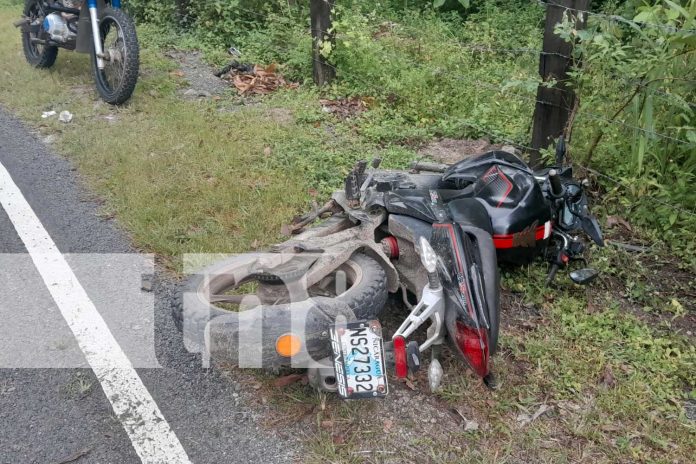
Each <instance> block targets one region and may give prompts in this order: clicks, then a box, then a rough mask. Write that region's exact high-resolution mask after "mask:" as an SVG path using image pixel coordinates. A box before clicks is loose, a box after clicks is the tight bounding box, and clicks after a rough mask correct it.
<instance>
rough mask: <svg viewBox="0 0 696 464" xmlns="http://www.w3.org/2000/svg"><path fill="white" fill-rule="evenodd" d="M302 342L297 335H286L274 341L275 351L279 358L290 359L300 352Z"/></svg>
mask: <svg viewBox="0 0 696 464" xmlns="http://www.w3.org/2000/svg"><path fill="white" fill-rule="evenodd" d="M300 348H302V340H300V337H298V336H297V335H293V334H291V333H286V334H283V335H281V336H280V337H278V340H276V351H277V352H278V354H279V355H281V356H286V357H288V358H289V357H291V356H295V355H296V354H297V353H299V352H300Z"/></svg>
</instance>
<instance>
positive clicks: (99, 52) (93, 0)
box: [87, 0, 121, 69]
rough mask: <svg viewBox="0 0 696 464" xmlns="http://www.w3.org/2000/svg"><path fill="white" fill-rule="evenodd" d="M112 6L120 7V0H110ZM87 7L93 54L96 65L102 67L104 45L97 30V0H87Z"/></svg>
mask: <svg viewBox="0 0 696 464" xmlns="http://www.w3.org/2000/svg"><path fill="white" fill-rule="evenodd" d="M111 6H112V8H115V9H120V8H121V0H112V1H111ZM87 8H89V21H90V23H91V24H92V40H93V41H94V54H95V55H96V57H97V67H98V68H99V69H104V58H105V57H104V47H102V42H101V33H100V32H99V11H98V10H97V0H87Z"/></svg>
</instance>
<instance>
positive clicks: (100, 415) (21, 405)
mask: <svg viewBox="0 0 696 464" xmlns="http://www.w3.org/2000/svg"><path fill="white" fill-rule="evenodd" d="M0 164H2V166H4V167H5V169H7V171H8V172H9V174H10V176H11V178H12V180H13V181H14V183H15V184H16V185H17V187H19V189H20V190H21V193H22V195H23V196H24V198H25V199H26V200H27V202H28V203H29V205H30V206H31V209H33V211H34V212H35V213H36V216H37V217H38V219H39V220H40V222H41V224H42V225H43V227H44V228H45V230H46V231H47V232H48V234H49V235H50V237H51V238H52V239H53V242H55V245H56V246H57V247H58V249H59V250H60V252H61V253H63V254H71V255H69V256H71V258H70V259H66V260H67V262H68V263H69V264H70V266H71V267H72V268H73V270H74V272H75V275H76V276H77V278H78V279H79V280H80V283H81V284H83V286H84V288H85V290H86V292H87V293H88V294H89V297H90V298H91V299H92V301H94V306H95V307H96V309H97V311H100V307H102V306H103V305H106V303H105V301H106V300H109V301H110V302H113V301H116V302H117V301H118V300H119V298H120V297H121V296H120V295H121V293H120V292H119V291H118V288H119V287H118V285H117V283H116V282H117V281H118V280H121V279H113V276H112V277H111V280H109V279H107V280H106V281H104V280H102V281H99V280H97V281H93V282H91V283H90V279H91V278H92V276H94V275H96V274H98V272H96V271H97V270H98V269H96V268H95V267H94V266H97V265H95V264H85V260H84V259H81V257H83V256H84V257H87V256H88V255H86V254H88V253H89V254H108V253H118V254H123V256H126V254H128V253H135V250H134V249H133V248H132V247H131V245H130V243H129V241H128V239H127V237H126V235H125V234H124V233H123V232H122V231H121V230H119V228H118V226H117V225H116V224H115V223H114V222H113V221H111V220H107V219H103V218H101V217H100V216H99V215H98V208H99V207H98V204H97V202H95V201H94V197H93V196H92V195H91V194H90V193H89V192H88V191H87V190H86V189H85V187H84V186H83V185H82V183H81V181H80V179H79V177H78V175H77V174H76V172H75V170H74V168H73V167H72V166H71V164H70V163H69V162H68V161H66V160H65V159H63V158H61V157H59V156H57V155H55V154H54V153H52V152H51V150H50V149H48V148H47V147H45V146H44V145H43V144H42V143H41V142H40V140H39V139H38V138H37V137H36V136H34V135H33V134H32V133H31V132H30V131H29V130H27V129H26V128H25V127H24V126H23V125H22V124H21V123H20V122H19V121H17V120H16V119H15V118H13V117H12V116H11V115H9V114H8V112H7V111H4V110H3V109H2V108H0ZM2 187H3V186H2V185H0V188H2ZM85 259H86V258H85ZM88 261H89V260H88ZM113 261H114V260H113V259H111V260H110V261H109V262H113ZM102 267H108V266H102ZM106 275H108V272H107V273H106ZM95 282H101V283H100V284H99V285H97V284H95ZM109 282H113V287H112V286H110V284H109ZM176 292H177V284H176V283H175V282H172V281H171V280H170V279H168V278H166V277H165V276H164V274H163V273H161V272H159V271H158V270H157V269H155V277H154V285H153V292H152V293H151V294H150V295H151V296H154V317H153V320H152V323H151V324H149V325H148V323H147V321H145V322H144V323H142V324H140V321H126V322H128V323H129V324H131V325H130V327H131V328H132V329H133V330H125V331H124V330H122V328H116V327H113V324H116V322H112V320H111V319H110V318H109V317H108V315H105V314H102V316H104V320H105V321H106V322H107V325H109V326H110V328H111V331H112V332H114V337H115V338H116V339H117V340H118V341H119V342H120V344H121V345H122V346H123V347H124V351H125V352H126V353H128V348H129V346H128V345H130V344H129V343H128V342H125V343H124V342H123V340H124V338H123V337H128V336H129V332H133V333H135V332H137V330H143V327H145V329H144V332H148V329H147V327H154V331H153V330H152V329H150V330H149V332H150V333H149V336H150V338H151V339H152V345H153V346H151V347H150V348H151V351H152V359H148V356H147V354H145V355H144V360H140V361H139V362H140V363H141V364H142V365H150V364H154V365H156V364H159V366H160V367H149V368H137V374H138V375H139V376H140V379H141V380H142V383H143V384H144V386H145V387H146V389H147V391H148V392H149V394H150V396H151V397H152V399H153V400H154V401H155V402H156V404H157V406H158V407H159V410H160V411H161V413H162V415H163V416H164V418H165V420H166V421H167V422H168V423H169V426H170V427H171V431H172V432H173V433H174V434H175V436H176V438H178V441H179V442H180V443H181V445H182V446H183V449H184V450H185V452H186V454H187V455H188V457H189V459H190V460H191V462H195V463H232V462H235V463H237V462H239V463H246V462H255V463H273V462H283V463H287V462H291V461H293V460H294V459H297V456H296V455H294V454H293V453H294V452H295V450H296V449H297V447H298V444H297V442H295V441H290V440H288V439H284V438H281V437H279V436H278V435H276V434H275V433H274V432H273V431H269V430H267V429H264V428H263V427H261V426H260V425H259V421H258V419H259V416H258V413H257V412H256V411H255V410H254V409H252V408H250V407H249V406H248V405H247V404H245V401H244V400H243V397H244V394H242V395H236V394H235V388H238V387H237V384H235V383H234V381H233V379H232V380H230V379H229V378H222V376H221V375H220V374H219V373H218V372H217V371H215V370H207V369H203V368H201V367H200V366H201V362H200V358H199V356H197V355H195V354H191V353H188V352H187V351H186V350H185V348H184V346H183V343H182V338H181V335H180V334H179V333H178V332H177V330H176V328H175V327H174V323H173V320H172V319H171V317H170V308H171V305H172V303H173V301H174V298H175V296H176ZM146 297H147V296H146ZM131 335H132V334H131ZM147 335H148V333H145V339H147ZM129 358H131V357H130V354H129ZM148 363H149V364H148ZM134 364H135V363H134ZM37 366H39V367H37ZM0 367H2V368H1V369H0V463H20V462H21V463H41V464H44V463H56V464H58V463H62V462H66V461H67V460H69V459H72V458H77V459H75V460H74V461H71V462H76V463H137V462H141V458H139V456H138V454H136V452H135V451H134V448H133V443H132V441H131V438H130V437H129V435H128V434H127V433H126V432H125V430H124V427H123V424H122V421H121V419H120V417H122V416H119V415H118V414H115V413H114V409H113V408H112V404H111V403H110V401H109V400H108V399H107V397H106V396H105V394H104V391H102V387H101V384H100V382H99V380H98V379H97V377H96V376H95V374H94V372H93V370H92V369H90V367H89V364H88V363H87V362H86V361H85V358H84V356H83V355H82V353H81V351H80V346H79V345H78V344H77V342H76V341H75V338H74V337H73V334H72V332H71V331H70V328H69V325H68V323H66V320H65V319H64V317H63V316H62V315H61V311H60V310H59V309H58V307H57V304H56V302H55V301H54V298H52V294H51V293H50V292H49V290H48V289H47V288H46V285H45V284H44V281H42V280H41V278H40V277H39V274H38V272H37V269H36V268H35V267H34V265H33V264H32V260H31V259H30V258H29V256H28V255H27V248H26V247H25V245H24V242H23V240H22V238H20V236H19V235H18V233H17V231H16V227H15V223H14V222H13V221H12V220H11V219H10V217H9V216H8V214H7V212H6V211H5V210H4V209H1V208H0ZM136 367H137V366H136ZM145 439H147V437H145Z"/></svg>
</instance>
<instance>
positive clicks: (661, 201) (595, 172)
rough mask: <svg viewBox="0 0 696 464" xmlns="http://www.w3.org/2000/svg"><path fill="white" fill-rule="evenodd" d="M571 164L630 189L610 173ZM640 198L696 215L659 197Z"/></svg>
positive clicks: (575, 163) (689, 214)
mask: <svg viewBox="0 0 696 464" xmlns="http://www.w3.org/2000/svg"><path fill="white" fill-rule="evenodd" d="M573 164H574V165H576V166H577V167H579V168H582V169H584V170H585V171H587V172H591V173H592V174H594V175H595V176H597V177H602V178H604V179H606V180H608V181H610V182H612V183H613V184H615V185H616V186H618V187H622V188H625V189H627V190H630V189H631V186H630V185H628V184H626V183H624V182H623V181H621V180H619V179H616V178H615V177H612V176H610V175H607V174H605V173H603V172H600V171H598V170H596V169H593V168H591V167H588V166H584V165H582V164H580V163H577V162H573ZM641 198H648V199H650V200H652V201H654V202H655V203H659V204H661V205H663V206H667V207H669V208H672V209H674V210H677V211H679V212H681V213H684V214H686V215H688V216H693V217H696V212H694V211H689V210H688V209H685V208H681V207H679V206H677V205H674V204H672V203H668V202H666V201H664V200H661V199H659V198H656V197H653V196H649V197H645V196H643V197H641Z"/></svg>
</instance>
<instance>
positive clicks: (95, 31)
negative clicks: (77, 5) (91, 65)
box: [87, 0, 104, 69]
mask: <svg viewBox="0 0 696 464" xmlns="http://www.w3.org/2000/svg"><path fill="white" fill-rule="evenodd" d="M87 8H89V20H90V23H91V24H92V41H93V42H94V54H95V57H96V59H97V68H99V69H104V49H103V47H102V42H101V33H100V32H99V12H98V11H97V0H87Z"/></svg>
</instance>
